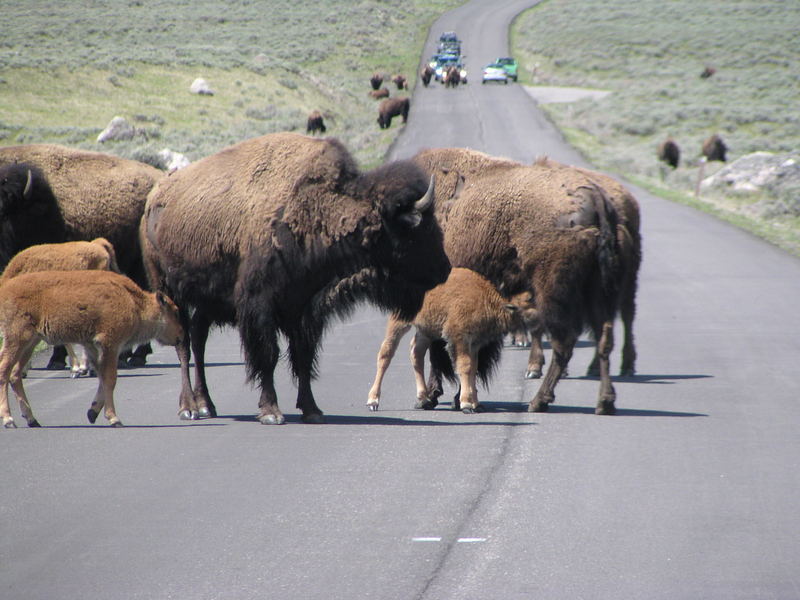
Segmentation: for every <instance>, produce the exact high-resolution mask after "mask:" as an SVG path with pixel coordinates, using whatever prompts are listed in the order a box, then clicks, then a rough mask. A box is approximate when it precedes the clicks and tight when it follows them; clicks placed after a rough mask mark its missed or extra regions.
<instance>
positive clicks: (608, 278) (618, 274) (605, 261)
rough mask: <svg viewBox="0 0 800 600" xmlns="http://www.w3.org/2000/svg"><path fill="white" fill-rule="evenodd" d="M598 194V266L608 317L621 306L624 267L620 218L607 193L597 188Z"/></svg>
mask: <svg viewBox="0 0 800 600" xmlns="http://www.w3.org/2000/svg"><path fill="white" fill-rule="evenodd" d="M595 190H596V192H597V193H595V194H592V197H593V198H594V202H595V210H596V212H597V217H598V220H599V234H598V239H597V249H596V256H597V264H598V267H599V272H600V284H601V288H602V292H603V299H604V303H603V304H604V308H605V312H606V314H607V315H614V314H615V313H616V309H617V306H618V305H619V293H620V285H621V284H620V282H621V279H622V265H621V261H620V247H619V243H618V237H617V225H618V223H619V216H618V215H617V210H616V208H615V207H614V204H613V203H612V202H611V199H610V198H609V197H608V194H607V193H606V191H605V190H604V189H603V188H601V187H600V186H595Z"/></svg>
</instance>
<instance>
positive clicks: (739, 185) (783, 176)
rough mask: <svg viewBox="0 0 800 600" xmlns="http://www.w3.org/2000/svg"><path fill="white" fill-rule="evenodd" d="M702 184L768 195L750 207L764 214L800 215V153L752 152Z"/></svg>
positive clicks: (739, 191) (709, 186)
mask: <svg viewBox="0 0 800 600" xmlns="http://www.w3.org/2000/svg"><path fill="white" fill-rule="evenodd" d="M700 187H701V189H703V190H720V191H726V192H728V193H736V194H745V195H747V194H758V195H760V196H764V199H762V200H759V201H758V202H756V203H755V204H753V205H751V206H750V207H749V208H748V210H750V211H753V212H755V213H756V214H757V215H759V216H762V217H777V216H800V155H798V154H773V153H771V152H755V153H753V154H748V155H746V156H743V157H741V158H740V159H738V160H736V161H734V162H732V163H731V164H729V165H727V166H725V167H723V168H722V169H720V170H719V171H717V172H716V173H714V174H713V175H711V176H710V177H707V178H705V179H704V180H703V181H702V183H701V184H700Z"/></svg>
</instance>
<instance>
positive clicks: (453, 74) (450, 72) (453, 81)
mask: <svg viewBox="0 0 800 600" xmlns="http://www.w3.org/2000/svg"><path fill="white" fill-rule="evenodd" d="M460 82H461V70H460V69H459V68H458V67H456V66H455V65H450V66H449V67H447V70H446V71H445V72H444V74H443V75H442V83H443V84H444V86H445V87H458V84H459V83H460Z"/></svg>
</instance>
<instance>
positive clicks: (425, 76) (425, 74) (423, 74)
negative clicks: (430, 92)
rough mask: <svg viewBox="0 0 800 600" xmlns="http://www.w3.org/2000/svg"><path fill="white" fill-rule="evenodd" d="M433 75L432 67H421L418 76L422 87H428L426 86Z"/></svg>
mask: <svg viewBox="0 0 800 600" xmlns="http://www.w3.org/2000/svg"><path fill="white" fill-rule="evenodd" d="M434 73H435V71H434V70H433V67H431V66H430V65H425V67H423V69H422V71H420V74H419V76H420V79H422V85H424V86H425V87H428V85H429V84H430V82H431V77H433V75H434Z"/></svg>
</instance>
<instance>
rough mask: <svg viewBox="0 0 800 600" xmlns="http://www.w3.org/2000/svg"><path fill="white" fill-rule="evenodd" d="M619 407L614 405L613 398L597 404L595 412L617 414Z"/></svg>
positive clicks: (597, 413)
mask: <svg viewBox="0 0 800 600" xmlns="http://www.w3.org/2000/svg"><path fill="white" fill-rule="evenodd" d="M616 412H617V408H616V407H615V406H614V401H613V400H610V401H609V400H604V401H603V402H600V403H599V404H598V405H597V408H595V409H594V414H596V415H613V414H616Z"/></svg>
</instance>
